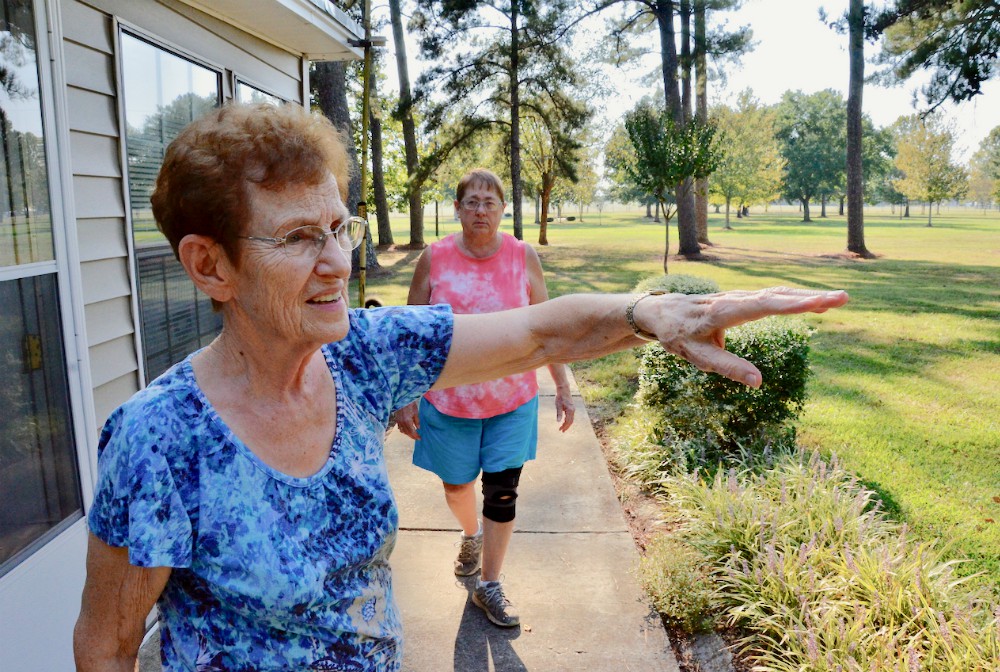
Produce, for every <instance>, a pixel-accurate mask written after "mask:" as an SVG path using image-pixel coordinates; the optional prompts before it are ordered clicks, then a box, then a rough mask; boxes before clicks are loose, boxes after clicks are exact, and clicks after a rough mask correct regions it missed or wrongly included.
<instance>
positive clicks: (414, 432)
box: [393, 403, 420, 440]
mask: <svg viewBox="0 0 1000 672" xmlns="http://www.w3.org/2000/svg"><path fill="white" fill-rule="evenodd" d="M393 418H394V419H395V421H396V426H397V427H399V431H401V432H402V433H403V434H405V435H406V436H408V437H410V438H411V439H413V440H417V439H419V438H420V413H419V411H418V410H417V404H416V403H412V404H408V405H406V406H404V407H403V408H401V409H399V410H398V411H396V412H395V413H394V414H393Z"/></svg>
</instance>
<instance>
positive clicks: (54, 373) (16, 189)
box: [0, 0, 82, 575]
mask: <svg viewBox="0 0 1000 672" xmlns="http://www.w3.org/2000/svg"><path fill="white" fill-rule="evenodd" d="M0 7H2V10H3V11H2V14H0V381H3V384H2V385H0V409H2V412H0V493H3V506H0V575H2V574H4V573H6V572H7V571H9V570H10V569H12V568H13V567H15V566H16V565H17V564H18V562H19V560H20V559H22V558H24V557H26V556H27V554H29V553H30V552H31V551H32V550H33V549H34V548H37V547H38V546H40V545H41V544H42V543H44V541H46V540H47V539H48V538H49V537H50V536H51V535H54V534H56V533H57V532H58V531H59V530H60V529H61V528H62V526H63V525H65V524H68V523H69V522H72V521H74V520H77V519H78V518H79V517H80V516H82V499H81V494H80V477H79V473H78V471H77V465H76V446H75V445H74V441H73V427H72V419H71V410H70V400H69V385H68V382H67V374H66V356H65V351H64V349H63V337H62V325H61V323H60V313H59V305H60V301H59V289H58V282H57V271H58V268H57V266H56V262H55V245H54V243H53V239H52V231H53V222H52V213H51V207H50V202H49V180H48V168H47V165H46V160H45V134H44V132H43V128H42V118H43V117H42V107H41V101H40V93H41V92H40V90H39V75H38V62H37V53H36V50H35V44H36V42H35V40H36V35H35V28H34V25H35V17H34V10H33V6H32V4H31V3H25V2H22V1H20V0H0Z"/></svg>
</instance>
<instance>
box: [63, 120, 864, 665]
mask: <svg viewBox="0 0 1000 672" xmlns="http://www.w3.org/2000/svg"><path fill="white" fill-rule="evenodd" d="M348 174H349V170H348V162H347V159H346V155H345V152H344V148H343V145H342V143H341V141H340V138H339V136H338V134H337V132H336V131H335V130H334V128H333V127H332V126H331V125H330V124H329V122H327V121H326V120H325V119H323V118H322V117H319V116H314V115H310V114H308V113H307V112H305V111H304V110H302V109H300V108H297V107H295V106H291V105H289V106H284V107H281V108H277V107H270V106H247V107H245V106H227V107H223V108H221V109H219V110H217V111H215V112H213V113H211V114H209V115H208V116H206V117H204V118H202V119H200V120H198V121H196V122H194V123H193V124H191V125H190V126H189V127H188V128H186V129H185V130H184V131H183V132H182V133H181V134H180V135H179V136H178V137H177V139H176V140H175V141H174V142H173V143H172V144H171V146H170V147H169V149H168V151H167V155H166V158H165V160H164V164H163V168H162V169H161V172H160V175H159V177H158V179H157V184H156V191H155V193H154V195H153V199H152V200H153V211H154V215H155V217H156V220H157V224H158V225H159V227H160V228H161V230H162V231H163V232H164V234H165V235H166V237H167V239H168V240H169V241H170V243H171V245H172V246H173V249H174V251H175V253H176V254H177V257H178V259H179V260H180V261H181V263H182V264H183V266H184V268H185V270H186V271H187V273H188V275H189V276H190V277H191V279H192V280H193V281H194V283H195V284H196V285H197V286H198V288H199V289H200V290H201V291H203V292H205V293H206V294H207V295H208V296H209V297H211V299H212V301H213V303H214V305H216V306H217V308H218V309H219V310H221V313H222V318H223V329H222V333H221V334H220V335H219V336H218V338H217V339H216V340H215V341H213V342H212V343H211V345H209V346H207V347H205V348H203V349H201V350H198V351H197V352H194V353H192V354H191V355H190V356H189V357H187V358H186V359H185V360H184V361H182V362H179V363H178V364H176V365H175V366H174V367H172V368H171V369H169V370H168V371H167V372H166V373H164V374H163V375H162V376H160V377H159V378H157V379H156V380H155V381H153V382H152V383H150V385H149V386H148V387H146V388H145V389H144V390H142V391H140V392H139V393H137V394H136V395H135V396H133V397H132V398H131V399H130V400H128V401H127V402H126V403H125V404H123V405H122V406H121V407H119V408H118V409H117V410H115V411H114V413H112V415H111V417H110V418H109V419H108V421H107V423H106V425H105V427H104V430H103V431H102V433H101V440H100V446H99V450H100V457H99V475H98V484H97V489H96V493H95V497H94V502H93V505H92V507H91V509H90V511H89V513H88V523H89V528H90V541H89V550H88V557H87V582H86V586H85V588H84V593H83V603H82V608H81V613H80V618H79V620H78V622H77V627H76V636H75V650H76V657H77V665H78V669H79V670H82V671H85V672H86V671H89V670H129V671H131V670H132V668H133V665H134V660H135V655H136V652H137V650H138V647H139V644H140V642H141V639H142V635H143V630H144V624H145V618H146V615H147V614H148V613H149V611H150V609H151V608H152V607H153V605H154V604H156V605H157V606H158V607H159V610H158V611H159V619H160V625H161V640H162V650H161V659H162V661H163V667H164V669H165V670H168V671H172V670H227V671H229V672H236V671H239V670H247V671H249V670H254V671H264V670H398V669H399V668H400V665H401V660H402V650H401V644H402V632H401V626H400V618H399V614H398V612H397V609H396V606H395V602H394V600H393V595H392V582H391V577H390V570H389V562H388V560H389V554H390V553H391V551H392V548H393V545H394V543H395V539H396V528H397V520H398V517H397V510H396V505H395V501H394V500H393V496H392V492H391V490H390V488H389V483H388V479H387V474H386V469H385V464H384V462H383V456H382V447H383V435H384V432H385V427H386V425H387V423H388V421H389V417H390V415H391V413H392V412H393V410H395V409H397V408H400V407H402V406H404V405H406V404H408V403H410V402H412V401H414V400H416V399H418V398H420V396H421V395H423V394H424V393H425V392H427V391H428V390H429V389H442V388H447V387H451V386H455V385H461V384H466V383H471V382H477V381H483V380H489V379H493V378H497V377H500V376H504V375H508V374H511V373H515V372H520V371H526V370H529V369H534V368H537V367H539V366H543V365H547V364H551V363H558V362H569V361H573V360H579V359H584V358H589V357H596V356H599V355H603V354H606V353H609V352H613V351H615V350H621V349H624V348H629V347H633V346H636V345H639V344H640V343H641V342H642V338H651V337H655V338H657V339H658V340H660V342H662V343H663V344H664V346H665V347H666V348H667V349H668V350H669V351H671V352H674V353H677V354H679V355H681V356H683V357H685V358H686V359H688V360H689V361H691V362H693V363H694V364H695V365H697V366H699V367H701V368H702V369H705V370H710V371H716V372H718V373H721V374H722V375H725V376H727V377H729V378H732V379H734V380H738V381H742V382H744V383H746V384H748V385H751V386H756V385H759V384H760V382H761V381H760V374H759V372H758V371H757V370H756V369H755V368H754V367H753V365H751V364H750V363H748V362H746V361H744V360H742V359H740V358H738V357H736V356H734V355H732V354H731V353H728V352H726V351H725V350H724V349H723V346H724V334H725V329H726V328H728V327H732V326H735V325H738V324H741V323H743V322H747V321H749V320H754V319H758V318H761V317H764V316H766V315H771V314H785V313H802V312H808V311H814V312H820V311H824V310H827V309H828V308H833V307H836V306H839V305H842V304H844V303H845V302H846V301H847V296H846V295H845V294H844V293H843V292H812V291H805V290H788V289H771V290H764V291H759V292H733V293H722V294H715V295H709V296H697V297H689V296H681V295H672V294H668V295H660V296H640V297H633V296H627V295H621V296H618V295H573V296H566V297H560V298H557V299H554V300H551V301H547V302H545V303H541V304H538V305H534V306H529V307H526V308H518V309H515V310H511V311H506V312H501V313H490V314H481V315H454V314H453V313H452V311H451V309H450V308H448V307H447V306H422V307H398V308H385V309H376V310H367V311H360V310H349V309H348V306H347V300H346V296H347V282H348V278H349V277H350V273H351V261H350V259H351V255H350V253H351V250H352V249H353V248H354V247H356V246H357V245H358V244H360V242H361V239H362V235H363V227H362V226H361V225H360V224H361V223H360V222H358V221H357V220H355V219H352V218H351V217H350V216H349V213H348V211H347V208H346V207H345V205H344V198H345V197H346V189H347V181H348V176H349V175H348Z"/></svg>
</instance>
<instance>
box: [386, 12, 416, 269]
mask: <svg viewBox="0 0 1000 672" xmlns="http://www.w3.org/2000/svg"><path fill="white" fill-rule="evenodd" d="M389 21H390V22H391V24H392V42H393V46H394V47H395V50H396V74H397V75H398V79H399V104H398V105H397V107H396V110H395V112H394V116H395V117H396V118H397V119H399V120H400V121H401V122H402V123H403V146H404V147H405V150H406V174H407V177H408V179H407V182H406V199H407V201H408V203H409V214H410V247H412V248H418V249H419V248H422V247H423V246H424V206H423V200H422V197H421V193H420V192H421V189H422V187H423V182H422V180H421V179H420V178H419V175H420V173H419V170H418V169H419V166H420V157H419V155H418V153H417V131H416V125H415V124H414V122H413V95H412V93H411V91H410V72H409V66H408V65H407V60H406V35H405V33H404V32H403V17H402V12H401V9H400V0H389Z"/></svg>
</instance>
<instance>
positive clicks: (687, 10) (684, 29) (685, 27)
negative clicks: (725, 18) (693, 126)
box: [678, 0, 694, 124]
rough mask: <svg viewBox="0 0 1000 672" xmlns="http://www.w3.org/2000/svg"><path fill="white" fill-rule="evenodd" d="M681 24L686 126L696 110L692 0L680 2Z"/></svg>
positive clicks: (683, 104) (683, 102) (682, 77)
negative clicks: (694, 99) (692, 87)
mask: <svg viewBox="0 0 1000 672" xmlns="http://www.w3.org/2000/svg"><path fill="white" fill-rule="evenodd" d="M678 14H679V15H680V24H681V52H680V63H679V65H680V73H681V110H682V113H683V115H684V123H685V124H686V123H687V122H689V121H690V120H691V119H692V118H693V115H692V110H693V108H694V106H693V104H692V101H691V79H692V77H691V70H692V67H693V65H694V61H692V59H691V0H680V5H679V7H678Z"/></svg>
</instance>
